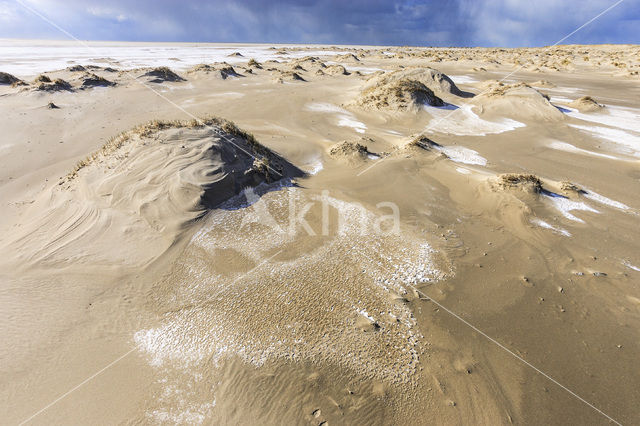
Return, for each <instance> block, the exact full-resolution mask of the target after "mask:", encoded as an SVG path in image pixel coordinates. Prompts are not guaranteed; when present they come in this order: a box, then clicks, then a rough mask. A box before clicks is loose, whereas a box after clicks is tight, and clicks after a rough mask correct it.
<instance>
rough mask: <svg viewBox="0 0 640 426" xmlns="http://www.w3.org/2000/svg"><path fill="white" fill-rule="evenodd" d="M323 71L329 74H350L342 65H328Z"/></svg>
mask: <svg viewBox="0 0 640 426" xmlns="http://www.w3.org/2000/svg"><path fill="white" fill-rule="evenodd" d="M324 73H325V74H329V75H349V74H350V73H349V72H348V71H347V69H346V68H345V67H343V66H342V65H329V66H328V67H326V68H325V69H324Z"/></svg>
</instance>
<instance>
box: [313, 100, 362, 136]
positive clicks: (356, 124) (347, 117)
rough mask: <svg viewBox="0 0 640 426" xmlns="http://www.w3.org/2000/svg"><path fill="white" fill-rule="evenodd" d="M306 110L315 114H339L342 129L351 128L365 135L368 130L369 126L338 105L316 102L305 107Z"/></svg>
mask: <svg viewBox="0 0 640 426" xmlns="http://www.w3.org/2000/svg"><path fill="white" fill-rule="evenodd" d="M305 109H306V110H307V111H313V112H322V113H330V114H337V118H338V126H340V127H351V128H353V129H354V130H355V131H356V132H358V133H364V132H365V130H367V126H366V125H365V124H364V123H362V122H360V121H358V120H357V119H356V117H355V115H353V114H352V113H351V112H349V111H347V110H346V109H344V108H341V107H339V106H337V105H334V104H330V103H327V102H314V103H310V104H307V105H305Z"/></svg>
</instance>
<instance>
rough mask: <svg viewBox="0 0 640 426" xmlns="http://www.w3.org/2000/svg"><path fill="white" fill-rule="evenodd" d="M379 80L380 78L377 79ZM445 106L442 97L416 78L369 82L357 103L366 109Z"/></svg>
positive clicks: (415, 108)
mask: <svg viewBox="0 0 640 426" xmlns="http://www.w3.org/2000/svg"><path fill="white" fill-rule="evenodd" d="M376 80H378V79H376ZM426 104H428V105H432V106H444V105H445V103H444V101H443V100H442V99H440V98H439V97H437V96H436V95H435V94H434V93H433V91H432V90H431V89H429V88H428V87H427V86H425V85H424V84H422V83H420V82H419V81H416V80H409V79H400V80H397V79H391V80H388V79H385V76H382V78H381V79H380V80H379V81H376V82H375V83H374V84H368V85H367V86H365V89H364V90H362V92H361V93H360V96H359V97H358V99H356V105H357V106H360V107H362V108H365V109H372V110H383V111H384V110H388V111H407V110H414V111H415V110H418V109H420V108H422V106H424V105H426Z"/></svg>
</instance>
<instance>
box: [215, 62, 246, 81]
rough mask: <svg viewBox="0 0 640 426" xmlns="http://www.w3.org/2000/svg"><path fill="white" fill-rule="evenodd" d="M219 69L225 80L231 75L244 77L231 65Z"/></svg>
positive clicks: (221, 76)
mask: <svg viewBox="0 0 640 426" xmlns="http://www.w3.org/2000/svg"><path fill="white" fill-rule="evenodd" d="M217 71H218V72H219V73H220V78H222V79H223V80H226V79H227V78H229V77H242V76H241V75H240V74H238V73H237V72H236V70H235V69H234V68H233V67H232V66H231V65H229V66H223V67H221V68H218V70H217Z"/></svg>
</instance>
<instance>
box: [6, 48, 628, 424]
mask: <svg viewBox="0 0 640 426" xmlns="http://www.w3.org/2000/svg"><path fill="white" fill-rule="evenodd" d="M3 43H4V42H3V41H1V40H0V51H1V52H3V55H0V69H2V70H3V71H6V72H3V73H0V102H2V104H3V105H4V107H5V109H4V110H3V115H2V117H1V118H0V119H1V120H2V122H1V124H2V129H3V138H2V139H0V161H1V162H2V165H3V167H2V168H0V195H1V197H0V199H2V200H3V202H2V207H1V208H2V217H3V221H1V222H0V230H1V231H2V232H1V237H0V239H1V241H2V244H0V247H1V248H0V265H1V268H0V275H1V276H2V279H3V281H2V282H3V287H2V291H1V292H0V302H1V304H2V306H3V309H2V312H1V313H2V315H3V321H1V322H0V323H1V324H2V326H0V333H1V336H2V341H3V342H8V343H7V344H5V345H2V346H0V360H1V361H0V367H1V368H2V371H3V372H4V373H6V374H5V380H4V382H3V386H2V387H1V390H0V399H1V400H2V401H3V403H4V406H3V408H5V410H4V413H5V417H4V418H3V420H5V422H7V423H19V422H21V421H23V420H25V419H27V418H29V416H31V415H33V413H35V412H37V410H39V409H41V408H42V407H45V408H46V409H45V410H44V411H42V412H41V413H39V414H38V415H37V416H36V417H35V418H34V420H35V421H40V422H42V423H43V424H44V423H47V424H48V423H59V422H61V421H63V422H67V423H105V422H106V423H127V424H128V423H135V424H148V423H153V424H157V423H167V424H168V423H171V424H212V423H213V424H258V423H260V424H283V423H285V424H513V423H517V424H567V423H580V424H599V423H603V422H606V421H607V418H606V417H604V416H603V415H602V413H601V412H599V411H596V410H594V409H593V408H592V407H591V406H589V405H585V404H584V402H583V401H582V400H580V399H577V398H576V397H575V395H580V396H581V397H583V398H584V400H586V401H588V402H589V404H592V405H593V407H597V408H598V409H599V410H601V411H602V412H605V413H607V414H608V415H610V416H611V417H612V418H615V419H616V421H619V422H620V423H622V424H635V423H638V422H639V421H640V415H639V412H638V410H637V400H638V399H639V398H640V395H639V394H638V390H637V389H640V387H639V386H638V384H639V383H640V375H639V374H638V373H637V368H636V367H637V365H636V364H637V356H636V355H637V353H639V351H640V346H639V343H638V342H640V339H638V330H639V329H640V328H639V327H638V326H639V325H640V324H639V321H640V320H639V318H640V317H639V315H638V313H639V312H640V311H639V309H640V302H638V301H639V300H640V294H638V285H637V284H638V280H639V279H640V275H638V267H637V265H640V257H639V256H638V253H640V246H639V245H638V241H640V235H639V234H638V232H640V231H639V230H640V227H639V226H638V217H639V212H640V210H639V209H640V198H639V196H638V194H639V193H640V192H639V191H637V185H638V177H639V176H640V175H639V172H638V155H640V154H639V153H640V144H639V143H638V138H639V137H640V129H639V128H638V117H640V109H639V107H638V105H637V96H636V95H637V81H638V77H637V71H638V70H639V69H640V68H639V67H640V62H638V53H639V52H640V50H639V48H638V46H614V45H603V46H553V47H547V48H532V49H499V48H473V49H469V48H464V49H463V48H420V47H406V46H405V47H389V46H387V47H376V46H305V45H295V46H282V45H277V46H270V45H264V46H263V45H212V44H202V45H200V44H198V45H195V44H172V45H166V46H165V45H162V44H153V43H141V44H131V45H130V44H119V43H106V42H105V43H91V45H92V46H93V47H95V51H93V52H92V53H91V55H87V54H80V53H78V51H77V49H72V48H71V47H70V46H69V45H67V44H66V43H59V42H55V43H54V42H51V43H49V42H47V43H44V42H43V43H42V45H39V47H38V49H40V50H37V52H39V53H37V54H35V53H34V54H33V57H16V56H15V52H14V53H12V52H13V51H11V50H8V49H5V50H2V49H3V46H4V44H3ZM21 43H22V42H21ZM24 43H26V44H25V46H30V44H29V43H33V42H26V41H25V42H24ZM31 51H35V50H33V49H32V50H31ZM23 56H24V53H23ZM514 70H516V72H515V73H514ZM9 73H10V74H9ZM274 83H275V84H274ZM456 83H457V84H456ZM101 87H104V88H101ZM106 87H108V89H107V88H106ZM84 89H86V90H84ZM150 89H151V90H150ZM158 94H160V95H161V96H158ZM587 94H588V96H587V97H585V95H587ZM176 105H178V106H179V108H177V107H176ZM603 105H606V106H604V107H603ZM208 114H215V115H216V116H222V117H225V118H227V119H229V120H233V121H234V122H236V123H238V126H239V127H238V126H236V125H234V124H232V123H231V122H229V121H226V120H224V119H218V118H211V119H203V120H194V117H195V116H198V117H207V116H208ZM184 120H186V121H184ZM140 123H147V124H140ZM240 127H241V128H242V129H246V130H247V131H243V130H240ZM248 131H250V132H251V134H254V135H255V137H254V136H252V135H251V134H250V133H248ZM258 140H259V141H260V142H258ZM302 169H304V170H306V171H307V172H306V173H305V172H303V171H302ZM496 342H497V343H498V344H496ZM123 355H124V356H123ZM119 357H120V358H119ZM114 360H115V362H114ZM532 366H533V367H535V368H532ZM105 367H107V368H106V369H105ZM99 371H102V372H101V373H100V374H98V375H95V373H96V372H99ZM539 371H543V372H545V374H547V375H548V377H552V378H553V380H555V382H554V381H551V380H549V378H548V377H546V376H544V375H541V374H540V373H539ZM92 375H95V376H94V377H93V378H91V379H90V380H88V381H86V379H87V378H88V377H89V378H90V377H91V376H92ZM557 383H560V384H561V385H562V386H564V387H559V386H558V385H557ZM78 384H81V386H80V387H79V388H78V389H77V390H75V391H73V392H70V393H68V392H69V390H70V389H73V387H74V386H77V385H78ZM565 388H566V389H569V390H571V392H573V393H571V392H567V391H566V389H565ZM612 390H615V392H612ZM574 393H575V395H574ZM65 394H67V395H66V396H65V397H64V398H62V399H60V400H59V401H57V402H55V403H54V404H53V405H50V404H51V402H52V401H56V398H59V397H60V396H63V395H65ZM61 419H63V420H61Z"/></svg>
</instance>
